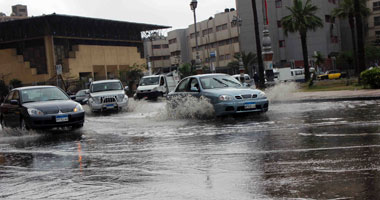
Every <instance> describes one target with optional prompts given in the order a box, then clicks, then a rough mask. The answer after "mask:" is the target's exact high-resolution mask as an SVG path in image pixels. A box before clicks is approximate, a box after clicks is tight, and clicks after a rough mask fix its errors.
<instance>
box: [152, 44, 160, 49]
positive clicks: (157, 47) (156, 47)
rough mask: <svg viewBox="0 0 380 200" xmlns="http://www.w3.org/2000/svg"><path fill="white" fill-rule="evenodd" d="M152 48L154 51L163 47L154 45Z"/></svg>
mask: <svg viewBox="0 0 380 200" xmlns="http://www.w3.org/2000/svg"><path fill="white" fill-rule="evenodd" d="M152 48H153V49H161V45H159V44H155V45H153V47H152Z"/></svg>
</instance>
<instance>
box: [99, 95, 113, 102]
mask: <svg viewBox="0 0 380 200" xmlns="http://www.w3.org/2000/svg"><path fill="white" fill-rule="evenodd" d="M100 101H101V102H102V103H115V102H116V101H117V100H116V96H107V97H102V98H101V99H100Z"/></svg>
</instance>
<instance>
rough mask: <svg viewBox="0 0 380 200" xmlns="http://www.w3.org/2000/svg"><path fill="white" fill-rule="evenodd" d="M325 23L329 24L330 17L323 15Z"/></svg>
mask: <svg viewBox="0 0 380 200" xmlns="http://www.w3.org/2000/svg"><path fill="white" fill-rule="evenodd" d="M325 22H326V23H330V22H331V16H330V15H325Z"/></svg>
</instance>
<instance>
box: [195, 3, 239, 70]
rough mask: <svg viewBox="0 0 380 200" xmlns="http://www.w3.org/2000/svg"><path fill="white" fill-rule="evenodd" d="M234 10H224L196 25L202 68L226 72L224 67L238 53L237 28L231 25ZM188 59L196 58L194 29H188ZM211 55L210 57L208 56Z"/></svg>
mask: <svg viewBox="0 0 380 200" xmlns="http://www.w3.org/2000/svg"><path fill="white" fill-rule="evenodd" d="M236 15H237V13H236V10H234V9H231V10H229V9H226V11H225V12H223V13H218V14H216V15H215V16H214V17H213V18H209V19H207V20H203V21H201V22H199V23H197V34H198V51H199V56H200V59H201V61H202V65H203V66H208V67H210V68H213V67H215V70H216V71H222V72H223V71H224V72H225V71H226V70H228V69H227V68H226V66H227V65H228V63H229V62H231V61H233V60H234V55H235V54H236V53H239V52H240V51H239V34H238V26H237V25H236V24H234V23H232V20H233V18H234V16H236ZM188 38H189V47H190V55H191V56H190V57H191V58H192V59H195V58H196V51H197V50H196V43H195V38H196V37H195V28H194V25H190V26H189V28H188ZM210 55H211V56H210Z"/></svg>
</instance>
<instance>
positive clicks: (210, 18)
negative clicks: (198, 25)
mask: <svg viewBox="0 0 380 200" xmlns="http://www.w3.org/2000/svg"><path fill="white" fill-rule="evenodd" d="M212 19H213V17H209V18H208V20H207V57H208V63H209V64H208V65H209V66H208V67H209V68H210V71H211V72H214V70H213V69H212V67H211V65H212V62H211V56H210V43H211V41H210V31H209V28H208V23H209V22H210V21H211V20H212Z"/></svg>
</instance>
